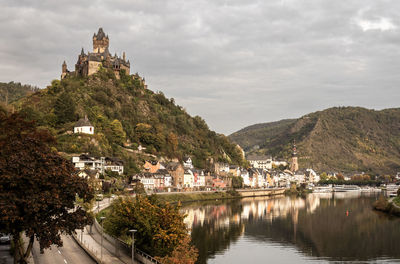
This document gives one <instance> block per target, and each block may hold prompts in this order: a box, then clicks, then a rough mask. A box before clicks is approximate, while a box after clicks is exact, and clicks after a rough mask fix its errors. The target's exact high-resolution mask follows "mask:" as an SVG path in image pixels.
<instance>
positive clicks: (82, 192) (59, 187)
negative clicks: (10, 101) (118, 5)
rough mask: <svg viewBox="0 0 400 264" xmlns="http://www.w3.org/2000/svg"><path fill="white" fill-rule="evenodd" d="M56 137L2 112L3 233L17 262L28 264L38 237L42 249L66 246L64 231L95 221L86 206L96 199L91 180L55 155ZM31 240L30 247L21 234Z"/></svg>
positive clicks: (0, 187)
mask: <svg viewBox="0 0 400 264" xmlns="http://www.w3.org/2000/svg"><path fill="white" fill-rule="evenodd" d="M55 143H56V142H55V139H54V137H53V136H52V135H51V134H50V133H49V132H48V131H47V130H41V129H38V128H37V127H36V125H35V123H34V122H28V121H26V120H24V118H23V117H22V116H21V115H19V114H18V113H14V114H6V113H0V232H2V233H10V234H11V235H12V237H13V243H14V246H15V250H14V252H15V253H14V263H27V258H28V257H29V255H30V252H31V249H32V246H33V243H34V240H35V237H36V240H37V241H38V242H39V244H40V249H41V251H42V252H43V250H44V249H46V248H49V247H50V246H51V245H52V244H55V245H57V246H62V240H61V236H60V235H61V233H64V234H69V235H71V234H73V233H74V232H75V230H76V229H81V228H83V227H84V226H85V225H87V224H90V223H91V222H92V218H91V217H90V216H89V215H88V213H86V211H85V210H83V209H82V208H81V207H79V206H77V207H75V199H76V197H77V196H78V197H79V198H81V199H83V201H84V202H88V201H90V200H91V199H92V198H93V193H92V190H91V188H90V187H89V185H88V182H87V180H86V179H83V178H80V177H79V176H78V175H77V173H76V170H75V168H74V166H73V164H72V163H71V162H70V161H68V160H66V159H64V158H63V157H61V156H60V155H58V154H57V152H56V151H55V148H54V146H55ZM23 233H25V235H26V237H27V238H29V243H28V245H27V248H26V249H25V248H24V246H23V245H22V244H21V243H20V237H21V235H22V234H23Z"/></svg>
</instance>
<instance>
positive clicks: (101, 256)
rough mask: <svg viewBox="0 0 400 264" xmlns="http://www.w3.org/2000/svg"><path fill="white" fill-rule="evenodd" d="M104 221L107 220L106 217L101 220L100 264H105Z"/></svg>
mask: <svg viewBox="0 0 400 264" xmlns="http://www.w3.org/2000/svg"><path fill="white" fill-rule="evenodd" d="M104 219H106V217H105V216H101V217H100V220H101V248H100V262H101V263H103V232H104V230H103V222H104Z"/></svg>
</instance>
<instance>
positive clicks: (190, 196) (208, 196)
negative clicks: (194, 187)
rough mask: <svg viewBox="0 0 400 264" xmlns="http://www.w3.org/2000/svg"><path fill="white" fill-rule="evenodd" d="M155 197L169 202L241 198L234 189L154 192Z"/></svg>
mask: <svg viewBox="0 0 400 264" xmlns="http://www.w3.org/2000/svg"><path fill="white" fill-rule="evenodd" d="M156 196H157V198H158V199H159V200H161V201H164V202H169V203H179V202H181V203H189V202H199V201H207V200H222V199H236V198H241V196H240V194H239V193H238V192H236V191H226V192H224V191H220V192H218V191H217V192H199V193H171V194H168V193H165V194H162V195H158V194H156Z"/></svg>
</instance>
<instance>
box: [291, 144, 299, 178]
mask: <svg viewBox="0 0 400 264" xmlns="http://www.w3.org/2000/svg"><path fill="white" fill-rule="evenodd" d="M298 170H299V163H298V161H297V147H296V140H293V145H292V162H291V163H290V171H291V172H293V173H294V172H296V171H298Z"/></svg>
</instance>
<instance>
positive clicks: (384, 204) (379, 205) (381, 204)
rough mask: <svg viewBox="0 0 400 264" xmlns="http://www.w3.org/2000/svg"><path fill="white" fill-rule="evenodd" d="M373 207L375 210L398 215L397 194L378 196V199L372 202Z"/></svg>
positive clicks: (399, 201)
mask: <svg viewBox="0 0 400 264" xmlns="http://www.w3.org/2000/svg"><path fill="white" fill-rule="evenodd" d="M373 207H374V209H375V210H377V211H381V212H385V213H387V214H391V215H395V216H400V197H399V196H398V197H395V198H391V199H387V198H386V197H384V196H380V197H379V199H378V200H377V201H376V202H375V203H374V204H373Z"/></svg>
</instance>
